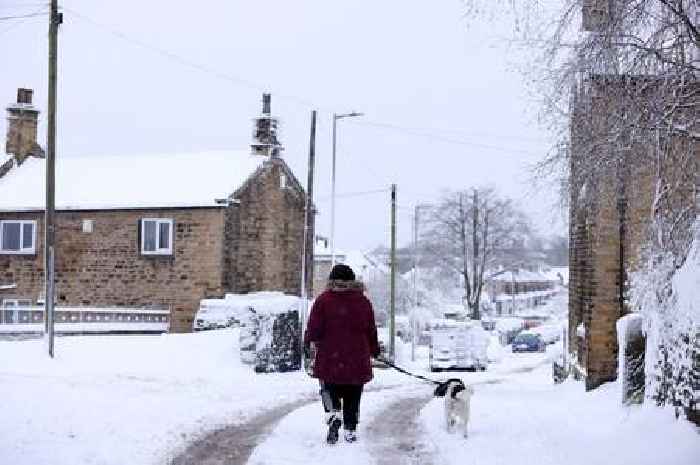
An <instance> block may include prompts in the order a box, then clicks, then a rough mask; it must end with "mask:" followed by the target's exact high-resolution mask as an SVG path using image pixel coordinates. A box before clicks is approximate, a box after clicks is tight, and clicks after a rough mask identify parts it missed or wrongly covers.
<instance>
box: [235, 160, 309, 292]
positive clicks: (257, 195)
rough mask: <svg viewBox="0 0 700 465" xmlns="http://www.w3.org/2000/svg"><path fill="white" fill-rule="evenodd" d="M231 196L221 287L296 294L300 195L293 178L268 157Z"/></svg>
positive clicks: (301, 219)
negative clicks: (223, 285)
mask: <svg viewBox="0 0 700 465" xmlns="http://www.w3.org/2000/svg"><path fill="white" fill-rule="evenodd" d="M234 199H235V200H236V202H237V203H234V204H233V205H232V206H231V207H229V208H228V211H227V213H226V231H227V233H226V235H227V239H226V247H227V251H226V257H227V259H226V260H227V261H226V267H225V270H224V275H225V279H224V282H225V288H226V290H227V291H229V292H240V293H245V292H254V291H260V290H268V291H270V290H272V291H282V292H286V293H290V294H294V295H299V292H300V288H301V259H302V248H303V247H302V245H303V237H304V200H305V199H304V191H303V189H302V188H301V186H300V184H299V183H298V181H297V180H296V179H295V178H294V176H293V175H292V174H291V172H290V170H289V169H288V168H287V166H286V164H285V163H284V161H282V160H281V159H276V158H273V159H271V160H270V161H268V162H267V163H266V164H265V166H264V167H263V169H262V170H261V172H259V173H258V174H257V175H256V176H254V177H253V178H251V180H250V182H248V183H246V184H245V185H244V186H243V187H242V188H241V189H239V190H238V191H237V192H236V193H235V195H234ZM310 234H312V235H313V230H312V231H311V232H310ZM312 237H313V236H312Z"/></svg>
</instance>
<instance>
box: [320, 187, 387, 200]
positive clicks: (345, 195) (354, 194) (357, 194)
mask: <svg viewBox="0 0 700 465" xmlns="http://www.w3.org/2000/svg"><path fill="white" fill-rule="evenodd" d="M389 190H390V189H389V188H384V189H374V190H369V191H359V192H345V193H343V194H336V196H335V198H336V199H341V198H348V197H362V196H366V195H373V194H380V193H386V192H389ZM330 198H331V196H330V195H324V196H323V197H319V198H318V199H317V200H318V201H322V200H328V199H330Z"/></svg>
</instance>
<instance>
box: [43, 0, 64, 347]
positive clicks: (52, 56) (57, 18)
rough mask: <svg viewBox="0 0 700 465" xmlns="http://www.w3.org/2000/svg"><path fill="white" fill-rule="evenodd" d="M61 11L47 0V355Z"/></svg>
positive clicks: (52, 283) (51, 331)
mask: <svg viewBox="0 0 700 465" xmlns="http://www.w3.org/2000/svg"><path fill="white" fill-rule="evenodd" d="M62 22H63V15H62V14H60V13H59V12H58V0H51V14H50V16H49V109H48V110H49V111H48V121H47V123H48V124H47V126H48V128H47V137H46V210H45V214H44V278H45V286H44V314H45V315H46V317H45V318H46V320H45V333H46V335H47V336H48V346H49V347H48V348H49V356H50V357H51V358H53V355H54V350H53V349H54V290H55V283H56V277H55V270H54V265H55V256H56V252H55V239H56V224H55V217H54V216H55V215H54V209H55V196H54V194H55V188H56V186H55V180H56V68H57V50H58V26H59V24H61V23H62Z"/></svg>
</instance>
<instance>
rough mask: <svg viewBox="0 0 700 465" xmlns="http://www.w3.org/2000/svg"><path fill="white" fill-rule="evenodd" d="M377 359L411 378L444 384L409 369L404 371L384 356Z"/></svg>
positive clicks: (439, 384)
mask: <svg viewBox="0 0 700 465" xmlns="http://www.w3.org/2000/svg"><path fill="white" fill-rule="evenodd" d="M377 360H379V361H380V362H382V363H386V364H387V365H388V366H390V367H391V368H393V369H394V370H396V371H398V372H400V373H403V374H404V375H408V376H411V377H413V378H418V379H421V380H423V381H427V382H429V383H432V384H435V385H438V386H441V385H442V384H444V383H441V382H440V381H435V380H434V379H429V378H426V377H425V376H421V375H417V374H415V373H411V372H409V371H406V370H404V369H403V368H401V367H398V366H396V365H394V364H393V363H392V362H390V361H389V360H387V359H385V358H379V359H377Z"/></svg>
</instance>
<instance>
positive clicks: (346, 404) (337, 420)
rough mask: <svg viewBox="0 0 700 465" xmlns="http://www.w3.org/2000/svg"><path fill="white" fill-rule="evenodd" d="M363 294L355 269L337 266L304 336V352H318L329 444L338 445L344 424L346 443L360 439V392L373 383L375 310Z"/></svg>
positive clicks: (315, 370) (317, 370) (316, 366)
mask: <svg viewBox="0 0 700 465" xmlns="http://www.w3.org/2000/svg"><path fill="white" fill-rule="evenodd" d="M363 290H364V288H363V285H362V283H361V282H359V281H357V280H356V279H355V273H354V272H353V271H352V268H350V267H349V266H347V265H343V264H339V265H335V266H334V267H333V269H332V270H331V273H330V276H329V278H328V285H327V286H326V290H325V291H324V292H323V293H322V294H321V295H320V296H319V297H318V298H317V299H316V301H315V302H314V304H313V306H312V308H311V313H310V315H309V320H308V323H307V326H306V332H305V333H304V348H305V350H309V348H310V345H311V343H314V345H315V348H316V358H315V361H314V368H313V375H314V377H316V378H318V380H319V383H320V384H321V401H322V403H323V408H324V410H325V412H326V423H327V425H328V435H327V437H326V442H327V443H328V444H335V443H336V442H338V436H339V430H340V427H341V425H342V426H343V429H344V438H345V440H346V441H347V442H355V441H356V440H357V424H358V422H359V415H360V399H361V397H362V389H363V387H364V385H365V384H366V383H368V382H369V381H370V380H371V379H372V362H371V357H375V358H376V357H378V356H379V342H378V340H377V326H376V324H375V322H374V310H373V309H372V304H371V303H370V301H369V299H367V297H365V295H364V293H363ZM341 410H342V417H341Z"/></svg>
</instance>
